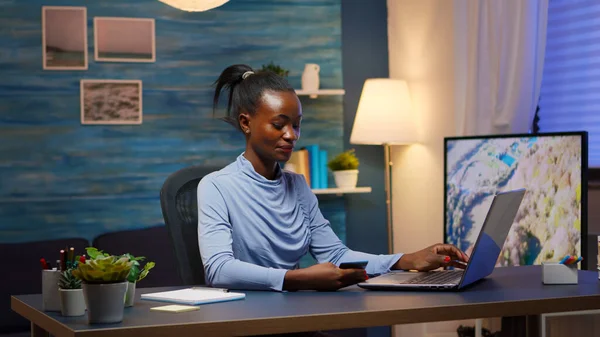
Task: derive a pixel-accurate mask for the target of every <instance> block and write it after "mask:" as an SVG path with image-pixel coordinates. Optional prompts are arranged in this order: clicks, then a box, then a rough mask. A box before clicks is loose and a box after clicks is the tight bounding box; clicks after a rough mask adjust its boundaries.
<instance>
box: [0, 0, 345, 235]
mask: <svg viewBox="0 0 600 337" xmlns="http://www.w3.org/2000/svg"><path fill="white" fill-rule="evenodd" d="M340 2H341V0H319V1H306V0H261V1H259V0H231V1H230V2H229V3H227V4H225V5H224V6H222V7H220V8H217V9H214V10H211V11H209V12H202V13H188V12H182V11H178V10H176V9H173V8H171V7H168V6H167V5H164V4H163V3H161V2H159V1H157V0H127V1H122V0H119V1H114V0H104V1H93V2H92V1H90V2H86V3H87V23H88V66H89V68H88V70H85V71H44V70H42V47H41V6H42V5H60V6H80V5H81V4H82V3H83V2H81V1H77V0H70V1H39V0H28V1H18V0H12V1H10V0H8V1H6V0H5V1H2V10H1V11H0V74H1V77H2V80H1V81H0V242H1V243H5V242H27V241H38V240H48V239H56V238H68V237H83V238H87V239H88V240H90V242H91V241H92V240H93V239H94V238H95V237H96V236H98V235H100V234H102V233H106V232H114V231H119V230H125V229H136V228H146V227H152V226H162V225H164V222H163V219H162V214H161V211H160V205H159V190H160V188H161V186H162V183H163V182H164V180H165V179H166V177H167V176H168V175H169V174H170V173H172V172H174V171H176V170H178V169H180V168H182V167H185V166H189V165H194V164H204V165H210V166H213V165H221V166H224V165H226V164H228V163H229V162H231V161H233V160H235V158H236V156H237V155H239V154H240V153H241V152H242V151H243V149H244V141H243V138H242V137H241V135H240V134H238V133H237V132H236V131H235V130H234V129H233V128H232V127H231V126H229V125H228V124H226V123H224V122H222V121H220V120H217V119H214V118H213V116H212V110H211V105H210V104H211V96H212V93H213V91H212V88H211V84H212V83H213V82H214V80H215V79H216V78H217V76H218V75H219V73H220V72H221V71H222V70H223V69H224V68H225V67H227V66H228V65H231V64H235V63H247V64H249V65H251V66H253V67H260V66H261V65H262V64H266V63H268V62H270V61H274V62H275V63H279V64H281V65H282V66H284V67H286V68H288V69H290V76H289V80H290V82H291V84H292V85H293V86H294V87H298V88H299V87H300V77H301V73H302V70H303V67H304V64H305V63H318V64H320V65H321V87H322V88H341V87H342V64H341V19H340V7H341V4H340ZM95 16H116V17H142V18H154V19H155V20H156V54H157V55H156V62H155V63H104V62H95V61H94V59H93V55H94V49H93V48H94V39H93V18H94V17H95ZM81 79H135V80H141V81H143V89H144V90H143V124H142V125H126V126H123V125H121V126H104V125H81V124H80V103H79V81H80V80H81ZM301 101H302V104H303V108H304V116H305V118H304V121H303V124H302V138H301V140H300V141H299V144H298V145H299V146H304V145H307V144H313V143H318V144H320V145H321V146H323V147H324V148H325V149H326V150H328V152H329V154H330V156H332V155H333V154H335V153H337V152H339V151H341V150H342V148H343V104H342V97H340V96H329V97H324V96H322V97H319V98H318V99H315V100H313V99H310V98H308V97H305V96H304V97H301ZM331 180H332V179H330V181H331ZM320 201H321V209H322V211H323V213H324V215H325V216H326V217H327V218H328V219H329V220H330V221H331V222H332V226H333V228H334V230H335V231H336V232H337V233H338V235H339V236H340V237H341V238H342V240H345V225H344V223H345V212H344V203H343V200H342V199H341V198H334V197H324V198H320Z"/></svg>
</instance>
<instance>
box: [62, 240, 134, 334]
mask: <svg viewBox="0 0 600 337" xmlns="http://www.w3.org/2000/svg"><path fill="white" fill-rule="evenodd" d="M86 250H87V255H88V256H89V257H90V258H89V259H88V260H86V261H85V263H79V264H78V265H77V269H75V270H73V275H75V276H76V277H78V278H79V279H81V281H82V288H83V296H84V298H85V304H86V306H87V312H88V323H119V322H121V321H122V320H123V310H124V302H125V292H126V291H127V277H128V276H129V272H130V271H131V267H132V266H133V263H134V262H133V261H130V260H129V257H127V256H115V255H110V254H107V253H104V252H102V251H99V250H97V249H96V248H93V247H88V248H86Z"/></svg>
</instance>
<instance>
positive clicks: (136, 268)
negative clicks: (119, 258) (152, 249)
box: [123, 254, 156, 283]
mask: <svg viewBox="0 0 600 337" xmlns="http://www.w3.org/2000/svg"><path fill="white" fill-rule="evenodd" d="M123 256H126V257H127V258H129V260H130V261H133V265H132V266H131V271H130V272H129V276H127V281H129V282H132V283H135V282H139V281H141V280H143V279H144V278H145V277H146V276H148V273H149V272H150V269H152V268H154V266H155V265H156V263H154V262H152V261H148V262H146V264H144V267H143V268H142V269H140V266H141V264H140V261H144V260H145V259H146V257H144V256H139V257H135V256H133V255H131V254H124V255H123Z"/></svg>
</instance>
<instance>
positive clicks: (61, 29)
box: [42, 6, 88, 70]
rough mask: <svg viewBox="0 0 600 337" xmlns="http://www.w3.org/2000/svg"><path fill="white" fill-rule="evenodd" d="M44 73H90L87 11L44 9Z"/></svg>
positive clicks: (69, 8) (77, 9) (67, 8)
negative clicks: (52, 71) (80, 71)
mask: <svg viewBox="0 0 600 337" xmlns="http://www.w3.org/2000/svg"><path fill="white" fill-rule="evenodd" d="M42 69H44V70H87V69H88V43H87V8H86V7H81V6H42Z"/></svg>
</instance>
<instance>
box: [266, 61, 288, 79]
mask: <svg viewBox="0 0 600 337" xmlns="http://www.w3.org/2000/svg"><path fill="white" fill-rule="evenodd" d="M260 71H271V72H274V73H275V74H277V75H279V76H281V77H287V76H288V74H289V73H290V71H289V70H287V69H284V68H282V67H281V66H279V65H277V64H274V63H273V61H271V62H270V63H269V64H263V66H262V68H260Z"/></svg>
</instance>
